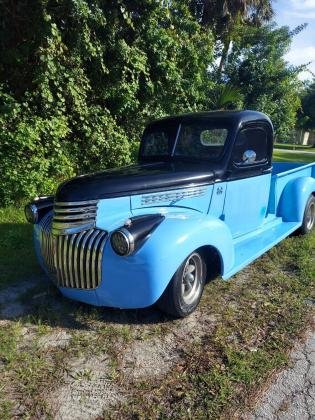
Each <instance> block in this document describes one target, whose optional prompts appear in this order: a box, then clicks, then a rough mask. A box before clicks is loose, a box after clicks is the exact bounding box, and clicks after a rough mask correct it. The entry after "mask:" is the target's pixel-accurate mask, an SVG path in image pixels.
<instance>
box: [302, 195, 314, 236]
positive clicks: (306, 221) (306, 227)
mask: <svg viewBox="0 0 315 420" xmlns="http://www.w3.org/2000/svg"><path fill="white" fill-rule="evenodd" d="M314 225H315V197H314V196H313V195H311V196H310V198H309V199H308V201H307V203H306V206H305V211H304V216H303V222H302V226H301V228H300V233H301V234H302V235H306V234H307V233H310V232H311V230H312V229H313V228H314Z"/></svg>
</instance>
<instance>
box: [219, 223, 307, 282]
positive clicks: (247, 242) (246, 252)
mask: <svg viewBox="0 0 315 420" xmlns="http://www.w3.org/2000/svg"><path fill="white" fill-rule="evenodd" d="M268 224H269V223H268ZM268 224H266V225H265V226H264V227H263V228H261V229H259V230H257V231H256V232H255V233H253V232H251V233H250V234H249V235H244V236H242V237H238V238H237V239H235V240H234V251H235V264H234V266H233V267H232V269H231V270H230V271H228V272H227V273H226V274H224V275H223V276H222V277H223V279H224V280H227V279H228V278H229V277H231V276H233V275H234V274H235V273H237V272H238V271H240V270H241V269H242V268H244V267H246V266H247V265H248V264H250V263H251V262H253V261H254V260H255V259H256V258H258V257H260V256H261V255H262V254H264V253H265V252H266V251H268V250H269V249H270V248H272V247H273V246H274V245H276V244H277V243H279V242H280V241H282V239H284V238H286V237H287V236H289V235H290V234H291V233H292V232H294V231H295V230H296V229H298V228H299V227H300V226H301V223H300V222H281V223H277V222H276V221H275V222H274V223H270V226H268ZM267 226H268V228H267Z"/></svg>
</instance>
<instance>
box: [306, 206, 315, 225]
mask: <svg viewBox="0 0 315 420" xmlns="http://www.w3.org/2000/svg"><path fill="white" fill-rule="evenodd" d="M314 221H315V204H314V203H312V204H311V205H310V206H309V208H308V210H307V213H306V227H307V229H308V230H311V229H312V228H313V226H314Z"/></svg>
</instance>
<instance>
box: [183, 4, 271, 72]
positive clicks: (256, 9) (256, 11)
mask: <svg viewBox="0 0 315 420" xmlns="http://www.w3.org/2000/svg"><path fill="white" fill-rule="evenodd" d="M191 8H192V10H193V11H194V13H195V14H196V16H197V17H198V20H199V21H200V22H201V24H202V25H204V26H210V27H211V29H212V30H213V32H214V34H215V37H216V40H217V41H219V43H220V44H221V46H222V47H221V48H219V51H220V52H219V57H220V58H219V65H218V69H217V75H218V78H219V79H220V78H221V75H222V72H223V68H224V66H225V63H226V60H227V57H228V52H229V49H230V46H231V42H232V41H233V40H234V39H235V36H237V28H238V27H239V25H240V24H241V25H244V26H246V27H247V26H261V25H262V24H263V23H265V22H267V21H269V20H270V19H271V18H272V16H273V9H272V1H271V0H193V1H192V2H191Z"/></svg>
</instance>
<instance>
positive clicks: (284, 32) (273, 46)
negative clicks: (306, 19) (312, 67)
mask: <svg viewBox="0 0 315 420" xmlns="http://www.w3.org/2000/svg"><path fill="white" fill-rule="evenodd" d="M302 29H303V26H302V27H299V28H297V29H296V30H295V31H293V32H292V31H290V30H289V28H288V27H280V28H279V27H276V26H275V25H266V26H262V27H252V28H248V27H247V28H244V27H239V34H238V38H237V40H236V41H235V42H234V43H233V48H232V51H231V53H230V54H229V57H228V63H227V65H226V69H225V75H226V80H227V81H228V82H229V83H231V84H232V85H233V86H238V87H239V89H240V91H241V93H242V94H243V98H244V106H245V107H246V108H249V109H256V110H260V111H262V112H265V113H266V114H268V115H269V116H270V117H271V119H272V121H273V123H274V127H275V132H276V137H277V138H278V139H279V140H287V139H288V138H289V137H290V135H291V132H292V129H293V128H294V126H295V123H296V114H297V110H298V108H299V106H300V99H299V92H300V88H301V83H300V82H299V80H298V77H297V76H298V73H299V71H300V70H301V68H294V67H292V66H289V65H288V63H287V62H286V61H285V59H284V55H285V53H286V52H287V51H288V49H289V47H290V44H291V41H292V37H293V36H294V35H295V34H296V33H298V32H299V31H301V30H302Z"/></svg>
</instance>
